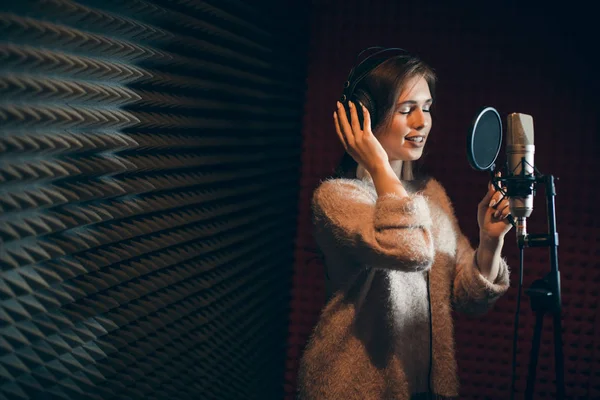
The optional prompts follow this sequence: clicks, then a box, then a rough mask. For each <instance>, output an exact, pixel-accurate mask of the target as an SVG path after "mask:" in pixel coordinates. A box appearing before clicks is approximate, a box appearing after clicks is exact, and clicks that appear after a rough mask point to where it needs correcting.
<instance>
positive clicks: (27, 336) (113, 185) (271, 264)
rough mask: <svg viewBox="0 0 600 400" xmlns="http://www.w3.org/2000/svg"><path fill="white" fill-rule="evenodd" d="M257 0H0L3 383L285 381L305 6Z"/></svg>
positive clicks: (241, 394)
mask: <svg viewBox="0 0 600 400" xmlns="http://www.w3.org/2000/svg"><path fill="white" fill-rule="evenodd" d="M253 3H255V2H251V1H248V2H242V1H236V0H219V1H206V2H205V1H193V0H175V1H144V0H102V1H100V0H82V1H68V0H40V1H22V0H19V1H15V2H12V3H8V2H3V3H2V9H1V10H0V11H1V13H0V399H50V398H52V399H54V398H56V399H98V400H99V399H267V398H281V397H282V396H283V374H284V362H285V345H286V344H285V339H286V334H287V326H288V307H289V291H290V284H291V271H292V264H293V242H294V236H295V229H296V207H297V199H298V177H299V166H300V149H301V146H300V143H301V134H300V133H301V115H302V108H303V103H304V92H305V90H304V85H305V78H304V77H305V66H306V64H305V51H306V44H305V43H304V38H305V37H306V33H305V32H304V30H305V23H306V22H305V19H306V18H305V17H306V16H307V14H306V11H305V10H303V9H302V8H301V7H298V6H294V5H292V4H291V3H288V4H286V5H283V4H278V3H277V2H260V5H256V4H253ZM290 43H291V45H290Z"/></svg>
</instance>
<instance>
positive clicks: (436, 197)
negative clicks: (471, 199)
mask: <svg viewBox="0 0 600 400" xmlns="http://www.w3.org/2000/svg"><path fill="white" fill-rule="evenodd" d="M422 193H423V195H424V196H425V197H426V198H427V199H428V202H429V203H430V204H435V205H437V206H438V207H441V208H442V209H443V210H444V211H445V212H446V213H447V214H450V215H454V208H453V207H452V201H451V200H450V197H449V196H448V194H447V193H446V189H444V186H443V185H442V184H441V183H440V182H439V181H438V180H436V179H434V178H429V179H428V180H427V183H426V184H425V187H424V189H423V192H422Z"/></svg>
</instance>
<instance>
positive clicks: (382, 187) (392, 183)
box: [369, 163, 408, 197]
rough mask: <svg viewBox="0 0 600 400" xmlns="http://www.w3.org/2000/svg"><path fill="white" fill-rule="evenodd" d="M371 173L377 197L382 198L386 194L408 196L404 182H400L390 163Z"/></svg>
mask: <svg viewBox="0 0 600 400" xmlns="http://www.w3.org/2000/svg"><path fill="white" fill-rule="evenodd" d="M369 173H370V174H371V178H373V184H374V186H375V190H376V191H377V196H379V197H382V196H384V195H386V194H395V195H397V196H398V197H406V196H408V193H407V192H406V189H404V186H403V185H402V182H400V179H399V178H398V176H396V174H395V172H394V170H393V169H392V167H391V166H390V164H389V163H385V164H382V165H381V166H379V167H377V168H375V169H373V170H372V171H369Z"/></svg>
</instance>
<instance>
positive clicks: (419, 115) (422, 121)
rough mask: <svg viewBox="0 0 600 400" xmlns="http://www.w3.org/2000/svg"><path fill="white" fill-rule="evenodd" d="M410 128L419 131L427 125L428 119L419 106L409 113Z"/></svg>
mask: <svg viewBox="0 0 600 400" xmlns="http://www.w3.org/2000/svg"><path fill="white" fill-rule="evenodd" d="M411 117H412V119H411V121H410V122H411V128H413V129H414V130H416V131H420V130H423V129H425V128H426V127H427V126H429V124H430V121H429V118H428V116H427V115H425V112H424V111H423V110H421V109H420V108H417V109H416V110H415V111H414V112H412V113H411Z"/></svg>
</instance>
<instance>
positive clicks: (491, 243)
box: [477, 234, 504, 282]
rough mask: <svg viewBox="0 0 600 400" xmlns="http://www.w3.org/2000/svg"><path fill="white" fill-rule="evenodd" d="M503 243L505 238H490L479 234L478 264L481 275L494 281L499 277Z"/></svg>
mask: <svg viewBox="0 0 600 400" xmlns="http://www.w3.org/2000/svg"><path fill="white" fill-rule="evenodd" d="M503 245H504V238H490V237H487V236H485V235H484V234H480V235H479V247H478V248H477V266H478V267H479V272H480V273H481V275H483V277H485V278H486V279H487V280H488V281H490V282H494V281H495V280H496V278H497V277H498V273H499V271H500V259H501V253H502V246H503Z"/></svg>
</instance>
